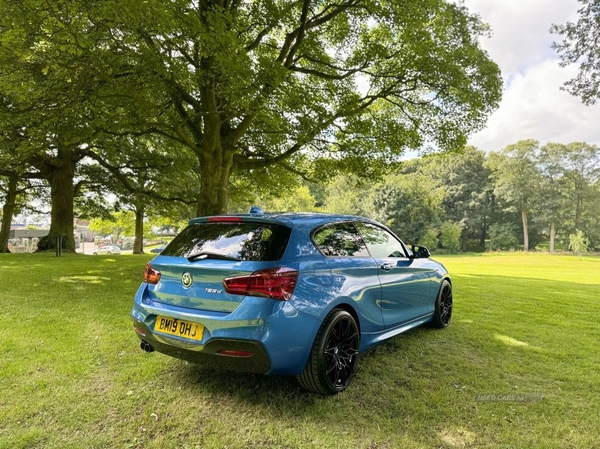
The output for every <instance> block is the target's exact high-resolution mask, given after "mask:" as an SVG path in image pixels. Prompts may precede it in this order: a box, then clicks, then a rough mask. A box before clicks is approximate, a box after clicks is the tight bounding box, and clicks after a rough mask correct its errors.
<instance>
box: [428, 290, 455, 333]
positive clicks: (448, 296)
mask: <svg viewBox="0 0 600 449" xmlns="http://www.w3.org/2000/svg"><path fill="white" fill-rule="evenodd" d="M451 319H452V285H451V284H450V282H448V280H446V279H444V281H442V285H441V287H440V291H439V293H438V297H437V299H436V301H435V312H434V314H433V320H432V324H433V327H437V328H439V329H443V328H446V327H448V326H449V325H450V320H451Z"/></svg>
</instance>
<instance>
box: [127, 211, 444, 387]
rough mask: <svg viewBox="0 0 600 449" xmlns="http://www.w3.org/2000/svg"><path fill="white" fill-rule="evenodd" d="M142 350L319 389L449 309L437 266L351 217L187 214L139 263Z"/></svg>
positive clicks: (339, 381) (440, 323)
mask: <svg viewBox="0 0 600 449" xmlns="http://www.w3.org/2000/svg"><path fill="white" fill-rule="evenodd" d="M131 315H132V317H133V326H134V329H135V331H136V333H137V335H138V337H139V338H140V339H141V340H142V342H141V348H142V349H143V350H145V351H147V352H152V351H154V350H156V351H159V352H161V353H164V354H167V355H170V356H173V357H178V358H180V359H184V360H188V361H192V362H198V363H209V364H211V365H213V366H218V367H222V368H225V369H232V370H237V371H244V372H252V373H264V374H274V375H296V376H297V377H298V380H299V382H300V384H301V385H302V386H303V387H305V388H307V389H308V390H311V391H314V392H317V393H320V394H324V395H328V394H335V393H338V392H340V391H343V390H344V389H345V388H346V387H347V386H348V385H349V384H350V382H351V381H352V379H353V377H354V375H355V373H356V369H357V363H358V357H359V353H360V352H362V351H365V350H367V349H369V348H371V347H373V346H374V345H376V344H378V343H380V342H382V341H384V340H386V339H388V338H390V337H393V336H395V335H397V334H399V333H401V332H404V331H406V330H408V329H411V328H414V327H416V326H419V325H421V324H424V323H431V324H432V325H433V326H434V327H437V328H445V327H447V326H448V324H449V323H450V319H451V316H452V284H451V280H450V278H449V276H448V272H447V271H446V269H445V268H444V267H443V266H442V265H441V264H440V263H438V262H435V261H433V260H432V259H430V258H429V251H428V250H427V249H426V248H424V247H411V248H409V247H408V246H407V245H405V244H404V243H403V242H402V241H401V240H400V239H399V238H398V237H396V236H395V235H394V234H393V233H392V232H391V231H390V230H389V229H388V228H387V227H385V226H383V225H382V224H380V223H377V222H376V221H373V220H370V219H368V218H364V217H358V216H343V215H327V214H316V213H289V214H288V213H285V214H266V213H263V212H262V211H261V210H259V209H258V210H256V212H254V213H249V214H240V215H228V216H213V217H202V218H195V219H193V220H191V221H190V223H189V226H188V227H187V228H185V229H184V230H183V231H182V232H181V233H180V234H179V235H178V236H177V237H175V239H174V240H173V241H172V242H171V243H169V245H168V246H167V247H166V248H165V249H164V250H163V252H162V253H161V254H160V255H158V256H156V257H155V258H154V259H153V260H152V261H151V262H150V263H148V264H147V266H146V271H145V275H144V282H143V283H142V285H141V286H140V288H139V289H138V291H137V293H136V296H135V301H134V305H133V309H132V311H131Z"/></svg>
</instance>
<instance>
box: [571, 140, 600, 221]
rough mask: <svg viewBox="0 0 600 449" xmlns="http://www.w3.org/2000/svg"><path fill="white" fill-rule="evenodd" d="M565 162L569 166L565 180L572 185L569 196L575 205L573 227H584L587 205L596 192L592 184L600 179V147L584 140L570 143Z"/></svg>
mask: <svg viewBox="0 0 600 449" xmlns="http://www.w3.org/2000/svg"><path fill="white" fill-rule="evenodd" d="M563 163H564V165H565V166H566V168H567V170H566V174H565V181H566V182H567V184H568V185H569V187H570V188H569V190H568V196H569V199H570V200H571V203H572V204H573V205H574V211H573V214H572V228H573V230H577V229H581V228H582V222H583V220H584V217H585V205H586V203H587V202H588V201H589V200H590V196H591V195H593V192H594V190H593V188H592V186H593V185H594V183H595V182H596V181H597V180H598V179H600V149H599V148H598V147H597V146H595V145H589V144H586V143H583V142H573V143H570V144H568V145H567V154H566V157H565V159H564V161H563Z"/></svg>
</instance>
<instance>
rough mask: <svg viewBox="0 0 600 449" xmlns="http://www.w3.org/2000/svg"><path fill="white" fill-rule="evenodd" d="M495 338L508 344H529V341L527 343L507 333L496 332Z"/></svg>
mask: <svg viewBox="0 0 600 449" xmlns="http://www.w3.org/2000/svg"><path fill="white" fill-rule="evenodd" d="M494 338H495V339H496V340H500V341H501V342H502V343H504V344H506V345H508V346H529V343H525V342H524V341H519V340H517V339H515V338H512V337H508V336H506V335H500V334H494Z"/></svg>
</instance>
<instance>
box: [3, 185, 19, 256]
mask: <svg viewBox="0 0 600 449" xmlns="http://www.w3.org/2000/svg"><path fill="white" fill-rule="evenodd" d="M17 183H18V178H17V177H16V176H11V177H10V178H8V191H7V193H6V198H5V199H4V207H3V208H2V227H1V228H0V253H10V250H9V249H8V237H9V236H10V224H11V223H12V218H13V214H14V213H15V206H16V204H17Z"/></svg>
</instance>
